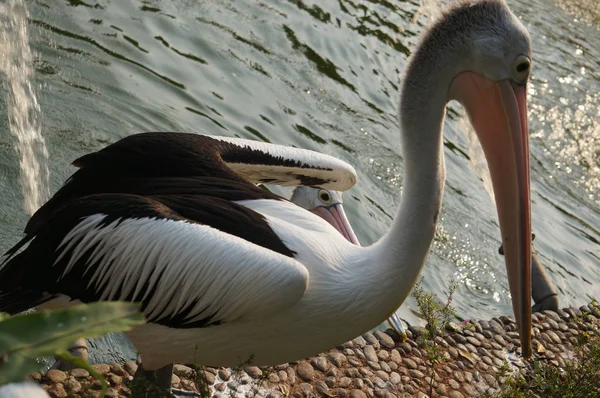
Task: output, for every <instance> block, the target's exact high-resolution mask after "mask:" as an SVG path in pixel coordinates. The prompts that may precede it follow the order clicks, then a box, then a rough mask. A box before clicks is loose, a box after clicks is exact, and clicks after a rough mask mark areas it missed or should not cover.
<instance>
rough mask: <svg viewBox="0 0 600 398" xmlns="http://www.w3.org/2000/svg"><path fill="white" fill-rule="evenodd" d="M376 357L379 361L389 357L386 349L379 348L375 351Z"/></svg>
mask: <svg viewBox="0 0 600 398" xmlns="http://www.w3.org/2000/svg"><path fill="white" fill-rule="evenodd" d="M377 358H379V360H380V361H387V360H388V359H390V353H389V352H388V351H386V350H379V352H377Z"/></svg>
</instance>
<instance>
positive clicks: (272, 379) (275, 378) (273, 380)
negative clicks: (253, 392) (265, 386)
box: [268, 373, 281, 384]
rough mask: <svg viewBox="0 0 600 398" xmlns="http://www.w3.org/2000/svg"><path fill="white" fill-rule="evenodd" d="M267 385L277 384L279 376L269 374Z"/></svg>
mask: <svg viewBox="0 0 600 398" xmlns="http://www.w3.org/2000/svg"><path fill="white" fill-rule="evenodd" d="M268 380H269V383H273V384H276V383H279V382H280V381H281V380H280V379H279V376H278V375H277V374H275V373H269V377H268Z"/></svg>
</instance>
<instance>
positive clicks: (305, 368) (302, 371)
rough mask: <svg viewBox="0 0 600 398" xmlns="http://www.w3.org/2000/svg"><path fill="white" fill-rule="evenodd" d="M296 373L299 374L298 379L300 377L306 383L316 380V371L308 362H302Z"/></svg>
mask: <svg viewBox="0 0 600 398" xmlns="http://www.w3.org/2000/svg"><path fill="white" fill-rule="evenodd" d="M296 373H298V377H300V378H301V379H302V380H304V381H312V380H313V378H314V373H315V370H314V369H313V367H312V366H311V364H309V363H308V362H306V361H301V362H300V363H298V365H297V366H296Z"/></svg>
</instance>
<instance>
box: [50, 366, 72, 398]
mask: <svg viewBox="0 0 600 398" xmlns="http://www.w3.org/2000/svg"><path fill="white" fill-rule="evenodd" d="M51 370H58V369H51ZM47 391H48V394H50V396H51V397H52V398H65V397H67V396H68V395H69V394H68V393H67V392H66V391H65V388H64V387H63V385H62V384H61V383H57V384H53V385H51V386H50V387H49V388H48V390H47Z"/></svg>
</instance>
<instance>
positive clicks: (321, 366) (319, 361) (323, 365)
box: [310, 357, 331, 372]
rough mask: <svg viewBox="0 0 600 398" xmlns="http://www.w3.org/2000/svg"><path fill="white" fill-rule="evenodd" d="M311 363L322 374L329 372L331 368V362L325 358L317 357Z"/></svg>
mask: <svg viewBox="0 0 600 398" xmlns="http://www.w3.org/2000/svg"><path fill="white" fill-rule="evenodd" d="M310 363H311V364H312V366H314V367H315V368H316V369H318V370H320V371H321V372H327V370H328V369H329V368H330V367H331V365H330V364H329V361H327V358H325V357H315V358H313V359H312V360H311V361H310Z"/></svg>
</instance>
